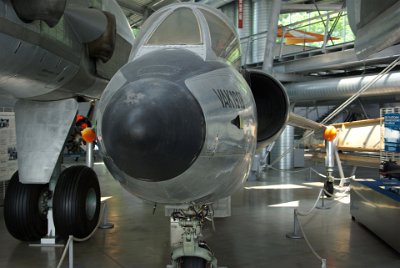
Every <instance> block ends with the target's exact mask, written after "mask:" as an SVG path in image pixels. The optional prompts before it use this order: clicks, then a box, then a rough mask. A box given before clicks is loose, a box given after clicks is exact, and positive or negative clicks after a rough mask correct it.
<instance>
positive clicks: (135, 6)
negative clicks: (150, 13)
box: [117, 0, 145, 15]
mask: <svg viewBox="0 0 400 268" xmlns="http://www.w3.org/2000/svg"><path fill="white" fill-rule="evenodd" d="M117 2H118V4H119V5H120V6H121V7H123V8H126V9H129V10H131V11H133V12H135V13H138V14H140V15H143V13H144V12H145V8H144V7H142V6H139V5H138V4H136V3H135V2H134V1H126V0H124V1H122V0H117Z"/></svg>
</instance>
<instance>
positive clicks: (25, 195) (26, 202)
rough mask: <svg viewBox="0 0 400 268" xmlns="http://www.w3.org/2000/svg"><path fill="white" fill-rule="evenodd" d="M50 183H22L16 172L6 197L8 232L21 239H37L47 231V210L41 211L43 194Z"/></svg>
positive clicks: (5, 215)
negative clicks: (40, 204)
mask: <svg viewBox="0 0 400 268" xmlns="http://www.w3.org/2000/svg"><path fill="white" fill-rule="evenodd" d="M48 188H49V185H48V184H22V183H20V182H19V176H18V172H15V173H14V175H13V176H12V177H11V180H10V183H9V184H8V187H7V191H6V196H5V199H4V221H5V224H6V227H7V229H8V232H9V233H10V234H11V235H12V236H13V237H15V238H16V239H18V240H21V241H37V240H39V239H40V238H42V237H44V236H45V235H46V233H47V215H46V213H47V211H44V210H42V211H40V209H39V202H40V199H41V196H43V194H44V193H45V192H48Z"/></svg>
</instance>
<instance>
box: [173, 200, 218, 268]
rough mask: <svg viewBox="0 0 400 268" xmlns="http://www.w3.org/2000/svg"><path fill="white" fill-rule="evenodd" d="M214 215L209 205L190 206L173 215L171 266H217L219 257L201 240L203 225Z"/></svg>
mask: <svg viewBox="0 0 400 268" xmlns="http://www.w3.org/2000/svg"><path fill="white" fill-rule="evenodd" d="M209 217H212V215H211V212H210V209H209V207H208V206H201V207H198V206H196V207H195V206H189V207H188V208H187V209H181V210H179V211H175V212H173V213H172V216H171V245H172V248H173V251H172V265H170V266H168V267H171V268H217V267H218V266H217V259H216V258H215V256H214V255H213V253H212V252H211V250H210V248H209V247H208V246H207V244H206V243H205V242H204V241H202V240H201V237H202V233H201V231H202V227H203V225H204V223H205V221H206V220H207V219H208V220H209V219H210V218H209Z"/></svg>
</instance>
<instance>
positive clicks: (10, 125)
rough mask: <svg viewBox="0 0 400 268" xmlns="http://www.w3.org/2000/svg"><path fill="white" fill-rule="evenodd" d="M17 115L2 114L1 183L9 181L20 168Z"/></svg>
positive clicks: (0, 125)
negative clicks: (16, 132) (16, 126)
mask: <svg viewBox="0 0 400 268" xmlns="http://www.w3.org/2000/svg"><path fill="white" fill-rule="evenodd" d="M16 144H17V141H16V134H15V115H14V113H13V112H0V181H5V180H9V179H10V178H11V176H12V174H14V172H15V171H16V170H17V168H18V163H17V162H18V161H17V159H18V153H17V147H16Z"/></svg>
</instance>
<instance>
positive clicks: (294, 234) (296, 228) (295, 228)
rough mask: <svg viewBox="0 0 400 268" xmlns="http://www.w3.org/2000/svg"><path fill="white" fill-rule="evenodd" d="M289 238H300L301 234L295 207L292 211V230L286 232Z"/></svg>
mask: <svg viewBox="0 0 400 268" xmlns="http://www.w3.org/2000/svg"><path fill="white" fill-rule="evenodd" d="M286 237H287V238H290V239H301V238H303V236H302V235H301V234H299V219H298V218H297V209H294V211H293V231H292V232H290V233H287V234H286Z"/></svg>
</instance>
